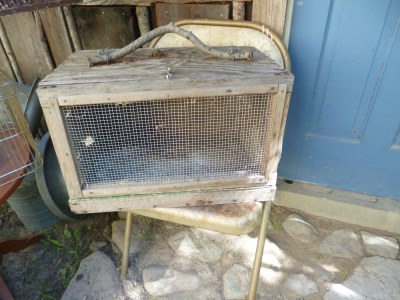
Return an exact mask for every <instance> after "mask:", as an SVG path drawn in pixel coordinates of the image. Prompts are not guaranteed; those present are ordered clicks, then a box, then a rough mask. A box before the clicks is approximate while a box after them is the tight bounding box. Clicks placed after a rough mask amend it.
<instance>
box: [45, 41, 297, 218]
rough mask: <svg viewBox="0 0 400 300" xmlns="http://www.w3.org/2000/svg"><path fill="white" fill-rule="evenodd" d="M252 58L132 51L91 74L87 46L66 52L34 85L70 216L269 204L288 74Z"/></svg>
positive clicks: (290, 82) (188, 51)
mask: <svg viewBox="0 0 400 300" xmlns="http://www.w3.org/2000/svg"><path fill="white" fill-rule="evenodd" d="M247 50H248V49H247ZM253 51H254V59H253V60H252V61H230V60H221V59H215V58H211V57H209V56H208V55H207V54H204V53H203V52H200V51H199V50H197V49H195V48H173V49H162V50H161V52H160V51H158V52H157V53H156V54H157V55H155V53H154V50H152V49H139V50H137V51H136V52H135V53H134V54H131V55H130V56H128V57H126V58H124V59H121V60H120V61H118V62H117V63H113V64H108V65H102V66H95V67H89V66H88V63H87V59H88V58H89V57H93V56H95V55H96V54H97V53H96V52H95V51H80V52H77V53H74V54H72V55H71V56H70V57H69V59H67V60H66V61H65V62H64V63H63V64H62V65H60V66H59V67H58V68H57V69H56V70H55V71H54V73H52V74H50V75H48V76H47V77H46V78H45V79H44V80H43V81H42V82H41V83H40V88H39V89H38V94H39V98H40V102H41V105H42V107H43V111H44V115H45V118H46V121H47V124H48V127H49V130H50V134H51V137H52V139H53V144H54V147H55V150H56V153H57V157H58V159H59V162H60V165H61V170H62V173H63V176H64V179H65V182H66V185H67V188H68V192H69V196H70V206H71V209H72V210H73V211H75V212H77V213H87V212H101V211H118V210H132V209H142V208H151V207H177V206H192V205H203V204H217V203H227V202H244V201H268V200H272V199H273V197H274V194H275V183H276V170H277V164H278V161H279V158H280V153H281V145H282V136H283V131H284V125H285V120H286V114H287V108H288V103H289V98H290V92H291V90H292V85H293V76H292V75H291V74H290V73H288V72H286V71H285V70H283V69H281V67H279V66H278V65H277V64H275V63H274V62H272V61H271V60H270V59H268V58H267V57H265V56H264V55H263V54H261V53H259V52H258V51H256V50H255V49H253ZM168 68H169V69H170V73H171V74H172V75H171V76H170V78H167V77H168V76H167V70H168Z"/></svg>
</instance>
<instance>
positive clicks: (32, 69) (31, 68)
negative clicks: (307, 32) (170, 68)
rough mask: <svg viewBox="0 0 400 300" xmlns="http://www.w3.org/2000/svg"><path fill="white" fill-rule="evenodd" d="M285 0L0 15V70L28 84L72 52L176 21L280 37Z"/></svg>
mask: <svg viewBox="0 0 400 300" xmlns="http://www.w3.org/2000/svg"><path fill="white" fill-rule="evenodd" d="M286 1H287V0H253V1H251V0H240V1H234V2H230V1H221V0H207V1H206V0H159V1H153V0H84V1H82V4H80V5H75V6H71V7H63V8H61V7H56V8H48V9H41V10H37V11H31V12H22V13H18V14H13V15H7V16H2V17H0V70H1V71H3V72H5V73H6V74H7V75H8V76H9V77H10V78H13V79H16V80H18V81H20V82H24V83H27V84H31V83H32V82H33V81H34V79H35V78H37V77H43V76H45V75H46V74H48V73H49V72H51V71H52V70H53V68H54V67H56V66H57V65H59V64H60V63H62V62H63V60H64V59H65V58H66V57H68V55H70V54H71V53H72V52H73V51H75V50H79V49H81V48H83V49H99V48H100V49H110V48H119V47H122V46H123V45H126V44H128V43H129V42H131V41H133V40H134V39H136V38H137V37H139V36H140V34H141V33H142V34H143V33H144V32H147V31H148V30H149V29H151V28H154V27H157V26H161V25H164V24H167V23H169V22H172V21H177V20H180V19H189V18H208V19H236V20H252V21H255V22H258V23H262V24H264V25H266V26H268V27H270V28H271V29H272V30H274V31H276V32H277V33H279V34H281V35H282V34H283V29H284V21H285V13H286ZM155 2H157V3H155ZM192 2H193V3H192Z"/></svg>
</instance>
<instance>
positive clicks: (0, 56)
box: [0, 41, 16, 80]
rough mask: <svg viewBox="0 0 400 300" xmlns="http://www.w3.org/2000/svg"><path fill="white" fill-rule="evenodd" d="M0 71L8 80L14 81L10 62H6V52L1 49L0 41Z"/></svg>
mask: <svg viewBox="0 0 400 300" xmlns="http://www.w3.org/2000/svg"><path fill="white" fill-rule="evenodd" d="M0 70H1V71H2V72H3V73H4V74H5V75H6V76H7V77H8V78H10V79H13V80H15V79H16V78H15V75H14V72H13V70H12V67H11V64H10V61H9V60H8V57H7V54H6V51H5V50H4V48H3V45H2V43H1V41H0Z"/></svg>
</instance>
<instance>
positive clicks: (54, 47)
mask: <svg viewBox="0 0 400 300" xmlns="http://www.w3.org/2000/svg"><path fill="white" fill-rule="evenodd" d="M39 15H40V18H41V20H42V23H43V29H44V32H45V34H46V38H47V41H48V44H49V47H50V50H51V54H52V55H53V58H54V62H55V63H56V65H57V66H58V65H59V64H61V63H62V62H63V61H64V60H65V59H66V58H67V57H68V56H69V55H70V54H71V53H72V45H71V42H70V40H69V37H68V31H67V27H66V24H65V22H64V18H63V15H62V11H61V8H50V9H44V10H40V11H39Z"/></svg>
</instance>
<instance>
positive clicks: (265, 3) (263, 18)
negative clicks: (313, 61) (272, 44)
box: [252, 0, 287, 37]
mask: <svg viewBox="0 0 400 300" xmlns="http://www.w3.org/2000/svg"><path fill="white" fill-rule="evenodd" d="M286 4H287V0H253V10H252V20H253V21H254V22H258V23H261V24H264V25H266V26H268V27H269V28H271V29H272V30H274V31H275V32H276V33H277V34H278V35H280V36H281V37H282V35H283V30H284V27H285V16H286Z"/></svg>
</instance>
